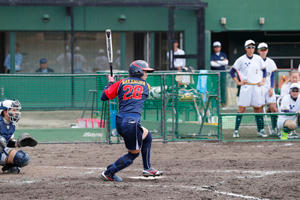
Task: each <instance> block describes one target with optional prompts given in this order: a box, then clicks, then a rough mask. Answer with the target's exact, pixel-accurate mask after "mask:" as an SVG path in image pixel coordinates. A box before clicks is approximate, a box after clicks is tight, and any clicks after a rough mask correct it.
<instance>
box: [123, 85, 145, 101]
mask: <svg viewBox="0 0 300 200" xmlns="http://www.w3.org/2000/svg"><path fill="white" fill-rule="evenodd" d="M123 91H124V92H125V94H124V95H123V100H129V99H141V98H142V94H143V86H141V85H135V86H133V85H125V86H124V87H123Z"/></svg>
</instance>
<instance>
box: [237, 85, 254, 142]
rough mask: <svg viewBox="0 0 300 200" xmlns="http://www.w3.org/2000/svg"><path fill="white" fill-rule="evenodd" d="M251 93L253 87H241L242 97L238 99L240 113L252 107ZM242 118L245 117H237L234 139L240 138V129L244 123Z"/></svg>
mask: <svg viewBox="0 0 300 200" xmlns="http://www.w3.org/2000/svg"><path fill="white" fill-rule="evenodd" d="M251 91H252V87H251V85H243V86H241V89H240V95H239V99H238V106H239V109H238V113H244V112H245V110H246V107H247V106H250V100H251V98H250V97H251V96H250V95H251ZM242 117H243V116H242V115H237V116H236V119H235V128H234V133H233V137H234V138H238V137H239V127H240V124H241V121H242Z"/></svg>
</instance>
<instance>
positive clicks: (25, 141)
mask: <svg viewBox="0 0 300 200" xmlns="http://www.w3.org/2000/svg"><path fill="white" fill-rule="evenodd" d="M37 144H38V142H37V141H36V140H35V139H34V138H33V137H32V136H30V135H29V134H28V133H23V134H21V135H20V136H19V138H18V140H17V145H18V147H34V146H36V145H37Z"/></svg>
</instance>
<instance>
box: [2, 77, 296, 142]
mask: <svg viewBox="0 0 300 200" xmlns="http://www.w3.org/2000/svg"><path fill="white" fill-rule="evenodd" d="M0 76H1V78H0V94H1V97H2V98H8V99H19V100H20V102H21V104H22V108H23V109H22V110H23V111H22V118H21V120H20V122H19V127H18V129H17V132H16V135H18V134H20V133H21V132H29V133H30V134H33V135H34V136H36V137H37V138H38V140H39V141H40V142H107V143H119V142H122V139H121V138H119V137H118V136H117V133H116V131H115V130H114V127H113V126H114V121H113V120H114V119H113V117H111V116H113V114H115V113H116V112H117V109H118V101H117V100H114V101H109V102H102V101H100V96H101V93H102V92H103V89H104V87H105V85H106V84H107V78H106V75H105V74H78V75H56V74H52V75H28V74H17V75H0ZM126 77H127V75H126V73H124V72H121V73H116V79H117V80H120V79H122V78H126ZM227 80H229V79H228V77H227ZM147 82H148V83H149V84H150V86H151V89H150V94H149V97H148V99H147V100H146V101H145V104H144V109H143V112H142V125H143V126H145V127H146V128H148V129H149V130H150V131H151V132H152V134H153V136H154V138H155V139H156V140H158V141H164V142H167V141H185V140H219V141H270V140H271V141H277V140H280V139H279V138H276V137H270V136H268V137H267V138H260V137H258V136H257V129H256V123H255V117H254V116H255V115H257V114H254V113H245V114H236V113H234V112H236V111H237V107H232V108H230V109H223V110H222V112H221V110H220V108H221V107H220V102H221V99H220V98H219V97H220V96H221V95H220V93H221V91H220V85H221V84H222V83H220V75H219V74H218V73H199V72H196V73H174V72H159V73H152V74H149V75H148V79H147ZM231 87H236V86H235V85H230V83H227V86H226V89H227V97H228V95H231V92H230V91H229V90H228V88H231ZM228 91H229V93H228ZM233 95H234V98H236V97H235V95H236V93H234V94H233ZM229 100H230V99H228V98H227V101H229ZM235 106H236V105H235ZM225 112H227V113H225ZM228 112H229V113H228ZM237 115H243V120H242V123H241V127H240V138H238V139H236V138H235V139H233V137H232V135H233V132H234V126H235V119H236V116H237ZM244 115H245V116H244ZM258 115H263V119H264V128H265V130H266V132H267V133H268V134H269V133H270V131H269V127H270V126H271V120H270V117H269V115H275V114H258ZM79 118H87V119H90V118H93V119H98V120H101V119H103V121H102V122H104V123H103V125H105V126H102V128H94V129H92V128H85V129H83V128H70V127H71V126H72V127H76V121H77V119H79ZM296 140H297V139H296Z"/></svg>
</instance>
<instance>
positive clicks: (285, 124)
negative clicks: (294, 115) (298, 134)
mask: <svg viewBox="0 0 300 200" xmlns="http://www.w3.org/2000/svg"><path fill="white" fill-rule="evenodd" d="M278 124H279V126H278V127H279V128H281V127H282V128H283V130H282V132H281V136H280V139H282V140H287V139H288V135H289V133H290V132H291V131H294V130H296V128H297V124H296V122H295V121H294V120H290V119H288V120H284V121H283V120H281V119H278Z"/></svg>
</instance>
